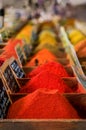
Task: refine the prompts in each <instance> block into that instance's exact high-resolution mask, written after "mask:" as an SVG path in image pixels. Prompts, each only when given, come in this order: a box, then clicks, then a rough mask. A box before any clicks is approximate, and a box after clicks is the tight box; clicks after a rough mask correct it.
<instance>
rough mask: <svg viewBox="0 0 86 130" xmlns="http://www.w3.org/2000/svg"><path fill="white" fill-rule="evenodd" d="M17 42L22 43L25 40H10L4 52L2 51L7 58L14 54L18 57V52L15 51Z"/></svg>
mask: <svg viewBox="0 0 86 130" xmlns="http://www.w3.org/2000/svg"><path fill="white" fill-rule="evenodd" d="M17 44H20V45H22V44H23V42H22V40H16V39H12V40H10V41H9V42H8V45H7V46H6V47H4V52H3V53H2V54H3V55H6V58H7V59H8V58H10V57H12V56H14V57H15V58H17V55H16V52H15V46H16V45H17Z"/></svg>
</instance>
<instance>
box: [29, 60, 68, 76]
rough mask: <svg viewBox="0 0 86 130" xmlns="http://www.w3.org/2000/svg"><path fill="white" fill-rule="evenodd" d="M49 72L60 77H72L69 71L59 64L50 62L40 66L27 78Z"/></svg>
mask: <svg viewBox="0 0 86 130" xmlns="http://www.w3.org/2000/svg"><path fill="white" fill-rule="evenodd" d="M45 70H47V71H49V72H52V73H54V74H57V75H58V76H60V77H70V76H69V74H68V73H67V71H66V70H65V68H64V66H63V65H62V64H60V63H58V62H48V63H45V64H43V65H41V66H38V67H37V68H35V69H34V70H33V71H31V72H30V73H28V74H27V77H30V78H32V77H34V76H35V75H37V74H39V73H40V72H42V71H45Z"/></svg>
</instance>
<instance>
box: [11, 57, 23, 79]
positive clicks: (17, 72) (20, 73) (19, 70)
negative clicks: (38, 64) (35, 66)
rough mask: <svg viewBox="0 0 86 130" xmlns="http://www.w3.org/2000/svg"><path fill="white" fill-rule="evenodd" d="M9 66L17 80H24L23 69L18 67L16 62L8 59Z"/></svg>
mask: <svg viewBox="0 0 86 130" xmlns="http://www.w3.org/2000/svg"><path fill="white" fill-rule="evenodd" d="M10 62H11V63H10ZM9 65H10V67H11V68H12V70H13V71H14V73H15V75H16V76H17V77H18V78H25V73H24V71H23V69H22V68H21V67H20V66H19V64H18V62H17V61H16V60H15V59H13V60H12V59H10V61H9Z"/></svg>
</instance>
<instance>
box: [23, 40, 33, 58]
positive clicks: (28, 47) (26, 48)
mask: <svg viewBox="0 0 86 130" xmlns="http://www.w3.org/2000/svg"><path fill="white" fill-rule="evenodd" d="M23 42H24V45H23V47H22V49H23V51H24V54H25V56H26V59H27V60H28V59H29V57H30V55H31V52H32V46H31V45H29V44H27V43H26V42H25V40H23Z"/></svg>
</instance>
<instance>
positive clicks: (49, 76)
mask: <svg viewBox="0 0 86 130" xmlns="http://www.w3.org/2000/svg"><path fill="white" fill-rule="evenodd" d="M39 88H47V89H57V90H58V92H60V93H72V92H73V91H72V89H71V88H70V87H68V86H67V85H66V83H65V82H64V81H63V80H62V79H61V78H60V77H58V75H57V74H54V73H51V72H49V71H42V72H40V73H39V74H38V75H36V76H34V77H33V78H32V79H31V80H30V81H29V82H28V83H27V84H26V85H25V86H23V87H22V88H21V89H20V93H31V92H33V91H35V90H37V89H39Z"/></svg>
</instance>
